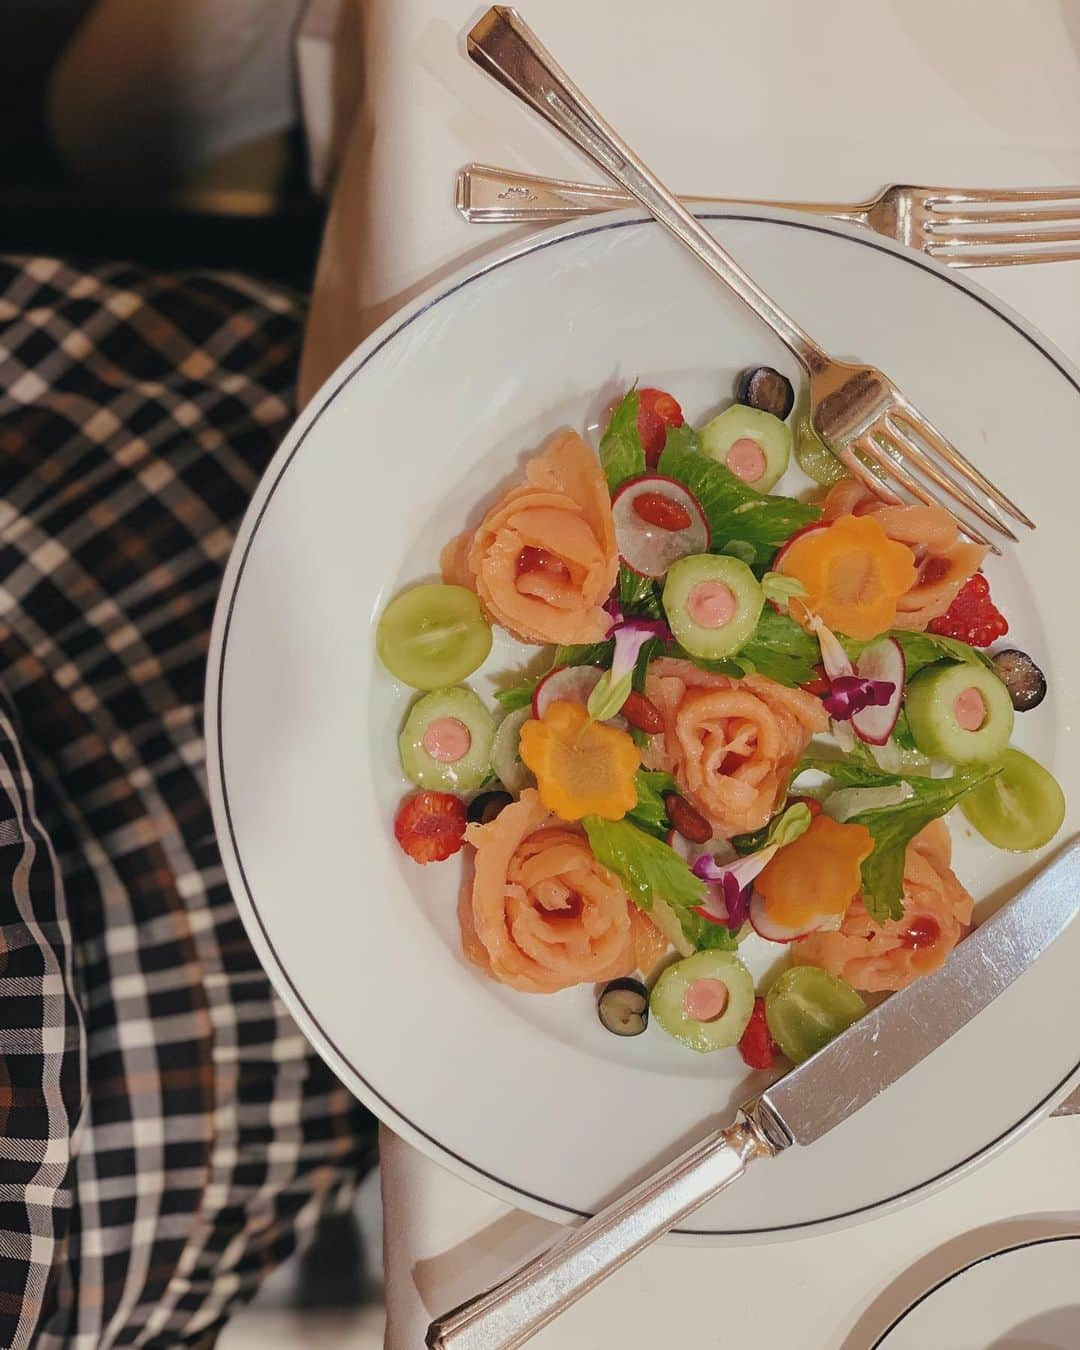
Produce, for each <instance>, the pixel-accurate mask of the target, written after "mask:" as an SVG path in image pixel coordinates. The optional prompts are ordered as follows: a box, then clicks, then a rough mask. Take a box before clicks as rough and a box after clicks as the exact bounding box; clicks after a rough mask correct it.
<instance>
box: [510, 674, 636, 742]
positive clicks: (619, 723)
mask: <svg viewBox="0 0 1080 1350" xmlns="http://www.w3.org/2000/svg"><path fill="white" fill-rule="evenodd" d="M603 674H604V672H603V670H601V668H600V667H599V666H556V668H555V669H554V670H549V671H548V673H547V674H546V675H545V676H544V678H543V679H542V680H541V681H540V682H539V684H538V685H537V686H536V688H535V689H534V690H533V696H532V715H533V717H543V715H544V712H545V711H546V710H547V709H548V708H549V707H550V706H551V704H552V703H560V702H561V703H580V704H581V706H582V707H583V708H584V707H586V706H587V704H588V702H589V695H590V694H591V693H592V691H593V690H594V689H595V688H596V686H597V685H598V684H599V683H600V676H601V675H603ZM605 726H609V727H618V728H619V729H620V730H622V731H625V730H626V718H625V717H609V718H608V720H607V722H606V723H605Z"/></svg>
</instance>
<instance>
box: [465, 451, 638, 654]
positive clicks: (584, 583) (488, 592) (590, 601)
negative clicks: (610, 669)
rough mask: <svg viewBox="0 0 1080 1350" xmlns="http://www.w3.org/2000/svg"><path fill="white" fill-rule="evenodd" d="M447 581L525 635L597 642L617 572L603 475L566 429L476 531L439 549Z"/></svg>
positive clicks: (540, 640) (544, 639)
mask: <svg viewBox="0 0 1080 1350" xmlns="http://www.w3.org/2000/svg"><path fill="white" fill-rule="evenodd" d="M440 562H441V567H442V574H443V580H444V581H446V582H448V583H450V584H452V585H458V586H468V587H469V588H470V589H471V590H474V591H476V593H477V595H479V597H480V600H481V601H482V603H483V605H484V608H485V609H486V610H487V611H488V613H489V614H490V615H491V617H492V619H493V620H494V621H495V622H496V623H499V624H501V625H502V626H503V627H504V628H506V629H507V630H508V631H509V632H511V633H513V634H514V636H515V637H518V638H520V639H521V640H522V641H524V642H536V643H544V644H546V643H556V644H567V645H570V644H574V643H588V642H600V641H602V640H603V639H604V638H605V637H606V636H607V633H608V630H609V628H610V627H611V619H610V617H609V616H608V615H607V614H606V613H605V612H604V609H603V605H604V602H605V600H607V598H608V595H609V593H610V591H611V588H612V586H613V585H614V584H615V578H616V577H617V575H618V571H619V553H618V548H617V546H616V543H615V524H614V521H613V520H612V516H611V500H610V497H609V495H608V488H607V482H606V480H605V478H604V475H603V473H602V472H601V469H600V462H599V460H598V459H597V457H596V455H595V453H594V452H593V451H592V450H591V449H590V448H589V446H588V445H586V443H585V442H584V441H583V440H582V439H581V437H580V436H578V435H577V434H576V433H575V432H573V431H565V432H562V433H560V435H558V436H557V437H556V438H555V439H554V440H553V441H552V442H551V443H550V444H549V445H548V447H547V448H546V449H545V450H544V451H543V452H542V453H541V454H539V455H536V456H535V457H534V458H532V459H530V460H529V462H528V463H527V464H526V466H525V482H524V483H523V484H521V485H519V486H518V487H515V488H512V489H511V490H510V491H509V492H508V493H507V494H506V495H505V496H504V497H503V498H502V500H501V501H500V502H499V503H498V504H497V505H496V506H494V507H493V508H492V509H491V510H490V511H489V512H488V513H487V515H486V516H485V517H484V519H483V520H482V521H481V522H480V526H479V528H478V529H476V530H475V531H473V532H472V533H466V534H465V535H459V536H458V537H457V538H456V539H452V540H451V541H450V543H449V544H447V546H446V547H445V548H444V549H443V552H442V557H441V560H440Z"/></svg>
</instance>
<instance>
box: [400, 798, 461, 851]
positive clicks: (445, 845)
mask: <svg viewBox="0 0 1080 1350" xmlns="http://www.w3.org/2000/svg"><path fill="white" fill-rule="evenodd" d="M394 836H395V838H396V839H397V841H398V843H399V844H400V845H401V847H402V848H403V849H404V850H405V852H406V853H407V854H408V855H409V857H410V858H412V859H413V861H414V862H418V863H429V862H442V861H443V860H444V859H445V858H449V857H450V856H451V855H452V854H454V853H456V852H457V851H458V849H459V848H460V847H461V845H462V842H463V840H464V838H465V803H464V802H463V801H462V800H461V798H460V797H455V796H454V795H453V794H452V793H450V792H414V793H413V795H412V796H411V797H406V798H405V800H404V801H403V802H402V803H401V806H400V807H399V808H398V813H397V816H396V818H395V820H394Z"/></svg>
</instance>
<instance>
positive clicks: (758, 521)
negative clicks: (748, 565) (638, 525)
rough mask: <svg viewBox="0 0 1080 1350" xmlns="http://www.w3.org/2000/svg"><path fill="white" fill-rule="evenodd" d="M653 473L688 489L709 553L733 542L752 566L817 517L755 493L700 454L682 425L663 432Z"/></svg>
mask: <svg viewBox="0 0 1080 1350" xmlns="http://www.w3.org/2000/svg"><path fill="white" fill-rule="evenodd" d="M657 472H658V473H662V474H666V475H667V476H668V477H669V478H674V479H675V480H676V481H677V482H679V483H682V484H683V486H684V487H688V488H689V489H690V491H691V492H692V493H693V494H694V496H695V497H696V498H697V499H698V501H699V502H700V503H701V508H702V510H703V511H704V512H705V516H706V518H707V519H708V522H709V529H710V531H711V533H712V548H713V551H714V552H723V550H724V548H725V547H726V546H727V545H728V544H729V543H731V542H732V541H735V540H738V541H739V543H740V545H742V544H746V545H749V547H750V548H752V549H753V551H754V554H753V562H754V563H756V564H759V565H760V564H767V563H769V562H771V561H772V557H773V554H774V553H775V552H776V550H777V549H778V548H780V546H781V545H782V544H784V543H785V542H786V541H787V540H788V539H789V538H790V537H791V535H793V534H794V533H795V531H796V530H801V529H802V527H803V526H804V525H809V524H810V523H811V522H812V521H815V520H817V518H818V517H819V516H820V515H821V511H820V510H819V509H818V507H816V506H808V505H807V504H806V503H805V502H797V501H795V499H794V498H792V497H775V496H772V495H770V494H768V493H761V492H756V491H755V490H754V489H753V488H752V487H749V486H748V485H747V484H746V483H744V482H743V481H742V479H741V478H738V477H736V476H735V474H733V473H732V472H731V471H730V469H727V468H725V466H724V465H723V464H720V463H718V462H717V461H716V460H715V459H710V458H709V457H708V456H707V455H703V454H702V453H701V448H700V440H699V438H698V435H697V433H696V432H695V431H694V430H693V429H692V428H691V427H689V426H686V425H685V424H684V425H683V426H681V427H670V428H669V429H668V434H667V442H666V444H665V446H664V452H663V454H662V455H661V456H660V463H659V465H658V466H657ZM745 560H747V559H746V557H745V550H744V561H745Z"/></svg>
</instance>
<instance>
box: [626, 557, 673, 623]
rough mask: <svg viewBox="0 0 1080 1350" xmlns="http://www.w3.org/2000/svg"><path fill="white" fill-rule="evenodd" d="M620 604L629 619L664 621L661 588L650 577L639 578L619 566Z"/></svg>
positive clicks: (628, 569) (627, 568) (634, 573)
mask: <svg viewBox="0 0 1080 1350" xmlns="http://www.w3.org/2000/svg"><path fill="white" fill-rule="evenodd" d="M619 604H620V605H621V606H622V611H623V613H624V614H625V615H626V617H627V618H628V619H662V618H663V617H664V611H663V609H662V608H661V606H660V588H659V586H657V584H656V582H655V581H652V580H651V579H650V578H649V577H642V576H638V574H637V572H633V571H631V570H630V568H629V567H627V565H626V564H625V563H620V564H619Z"/></svg>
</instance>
